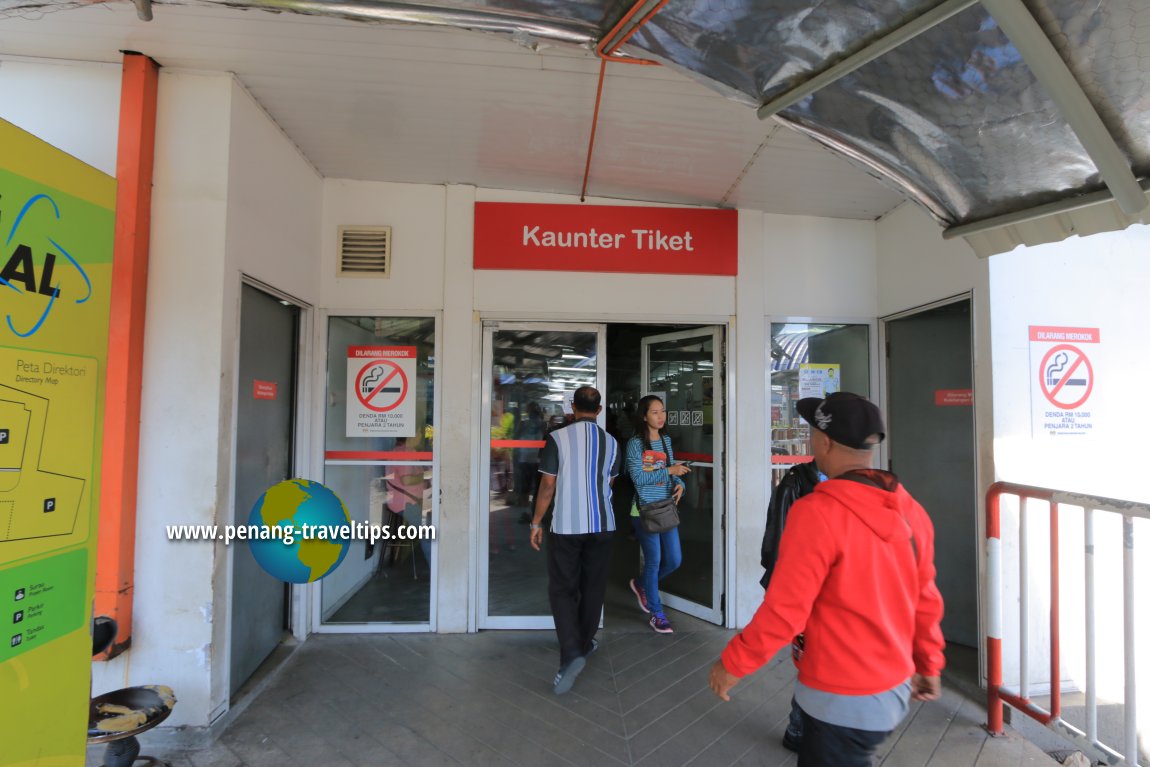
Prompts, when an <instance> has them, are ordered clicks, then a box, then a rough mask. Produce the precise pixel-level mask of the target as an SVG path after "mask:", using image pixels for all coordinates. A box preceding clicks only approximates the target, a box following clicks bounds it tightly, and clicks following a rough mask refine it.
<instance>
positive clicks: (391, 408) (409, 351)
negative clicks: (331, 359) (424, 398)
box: [347, 346, 417, 437]
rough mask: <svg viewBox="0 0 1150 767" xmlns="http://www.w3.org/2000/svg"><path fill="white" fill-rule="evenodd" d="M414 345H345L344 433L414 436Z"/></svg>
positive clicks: (360, 435)
mask: <svg viewBox="0 0 1150 767" xmlns="http://www.w3.org/2000/svg"><path fill="white" fill-rule="evenodd" d="M416 362H417V358H416V350H415V347H414V346H349V347H348V348H347V388H348V392H347V436H349V437H414V436H415V398H416V394H415V383H416Z"/></svg>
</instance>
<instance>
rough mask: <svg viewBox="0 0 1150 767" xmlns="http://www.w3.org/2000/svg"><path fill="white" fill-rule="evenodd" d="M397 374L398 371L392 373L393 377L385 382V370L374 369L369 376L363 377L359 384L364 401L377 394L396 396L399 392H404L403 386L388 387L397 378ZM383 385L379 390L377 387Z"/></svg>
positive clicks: (389, 377)
mask: <svg viewBox="0 0 1150 767" xmlns="http://www.w3.org/2000/svg"><path fill="white" fill-rule="evenodd" d="M396 372H398V371H395V370H393V371H392V372H391V375H389V376H388V377H387V380H386V381H385V380H383V374H384V371H383V368H372V369H371V371H370V372H369V373H368V374H367V375H365V376H364V377H363V379H362V380H361V381H360V382H359V390H360V392H361V393H362V394H363V396H364V399H368V398H370V397H372V396H373V395H375V394H382V393H391V394H396V393H398V392H401V391H403V387H401V386H388V385H387V384H388V383H390V382H391V379H393V378H395V374H396ZM381 383H382V384H383V385H382V386H379V389H378V390H377V389H376V386H378V385H379V384H381Z"/></svg>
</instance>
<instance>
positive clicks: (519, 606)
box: [479, 322, 723, 628]
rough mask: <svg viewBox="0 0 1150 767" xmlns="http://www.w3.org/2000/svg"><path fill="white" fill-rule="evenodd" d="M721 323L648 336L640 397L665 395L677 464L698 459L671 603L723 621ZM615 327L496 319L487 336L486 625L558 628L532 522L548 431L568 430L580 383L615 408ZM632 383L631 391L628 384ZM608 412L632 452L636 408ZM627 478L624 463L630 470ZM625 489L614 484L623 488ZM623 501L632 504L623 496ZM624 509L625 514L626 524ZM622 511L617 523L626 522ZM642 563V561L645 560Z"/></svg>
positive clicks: (606, 423) (641, 350)
mask: <svg viewBox="0 0 1150 767" xmlns="http://www.w3.org/2000/svg"><path fill="white" fill-rule="evenodd" d="M721 339H722V328H721V327H717V326H707V327H705V328H700V329H693V330H688V331H681V332H678V333H672V334H669V335H667V334H664V335H654V336H649V337H644V338H642V339H641V343H640V344H638V345H637V347H636V348H635V349H634V350H633V354H634V355H642V360H641V370H642V373H641V376H640V380H639V381H638V383H639V387H638V389H639V390H638V391H636V392H635V397H634V400H635V401H637V399H638V397H639V396H641V395H643V394H647V393H650V392H656V393H660V394H661V396H664V399H665V400H666V402H667V407H668V411H674V413H675V415H674V418H673V419H668V420H669V426H668V431H669V434H670V436H671V439H672V442H673V446H674V448H673V449H674V452H675V456H676V459H677V460H692V461H693V462H694V469H693V471H692V473H691V474H690V475H689V478H688V482H687V493H686V494H685V495H684V497H683V500H682V502H681V503H680V509H681V511H682V518H683V523H682V525H681V526H680V538H681V540H682V544H683V553H684V565H683V568H682V569H681V570H680V571H679V572H678V573H674V574H672V575H671V576H670V577H669V578H668V579H667V580H665V581H664V586H665V587H666V588H665V590H664V593H665V594H667V597H666V599H665V602H666V604H667V605H668V606H670V607H673V608H675V609H678V610H681V611H683V612H687V613H689V614H691V615H695V616H698V617H701V618H704V619H707V620H711V621H713V622H715V623H721V621H722V609H721V598H722V596H721V594H722V571H723V556H722V553H723V548H722V546H723V540H722V508H723V503H722V499H723V493H722V466H721V445H722V444H723V429H722V415H721V414H722V407H721V397H722V384H721V375H720V374H717V373H716V371H717V370H721V364H722V363H721V356H720V351H721ZM606 349H607V325H605V324H581V323H524V322H489V323H486V324H485V326H484V334H483V355H484V357H483V370H484V380H483V410H482V412H484V413H485V414H487V417H488V422H487V423H486V424H485V425H486V428H487V434H485V435H484V442H485V444H484V450H483V451H482V463H483V466H482V469H481V477H482V480H481V486H480V490H479V495H480V498H479V504H480V510H481V514H480V530H479V533H480V540H481V541H482V544H481V546H480V556H479V565H480V579H479V583H480V586H479V627H480V628H551V627H553V626H554V623H553V621H552V618H551V609H550V606H549V603H548V599H547V559H546V553H545V551H535V550H534V549H532V548H531V546H530V544H529V542H528V538H529V527H528V523H529V521H530V519H531V515H532V513H533V511H534V500H535V491H536V489H537V487H538V482H539V451H540V449H541V448H542V447H543V443H544V438H545V436H546V434H547V433H548V432H549V431H550V430H552V429H555V428H558V427H561V426H563V425H564V424H566V423H567V422H568V421H569V419H570V414H571V399H572V396H573V394H574V392H575V390H576V389H577V388H579V387H580V386H594V387H596V388H597V389H598V390H599V391H600V392H601V393H603V394H604V404H605V405H606V402H607V395H608V391H609V389H608V386H617V384H616V383H615V382H610V383H609V377H610V376H609V369H608V368H609V367H610V365H609V361H608V360H607V352H606ZM628 385H629V386H632V387H633V386H634V382H630V383H629V384H628ZM608 415H609V414H608V409H607V408H606V407H605V408H604V412H602V413H601V414H600V417H599V425H600V426H603V427H604V428H606V429H607V430H608V432H610V433H612V434H613V435H615V436H617V437H618V438H619V440H620V450H621V451H622V450H624V449H625V443H626V439H625V437H626V436H628V435H629V433H630V430H629V429H627V428H625V427H624V428H620V426H621V424H620V421H625V420H627V419H629V418H630V417H631V415H632V414H631V413H616V412H611V413H610V416H611V417H610V418H609V417H608ZM623 470H624V471H625V467H624V469H623ZM621 484H623V483H622V482H620V481H619V480H617V481H616V487H617V488H618V487H619V486H620V485H621ZM617 501H619V502H621V503H627V502H628V499H627V498H624V497H623V496H622V494H621V493H617ZM626 513H627V510H626V509H622V510H621V512H620V514H621V515H622V517H621V518H624V519H625V518H626ZM620 514H617V519H618V518H620ZM637 564H638V563H636V565H637Z"/></svg>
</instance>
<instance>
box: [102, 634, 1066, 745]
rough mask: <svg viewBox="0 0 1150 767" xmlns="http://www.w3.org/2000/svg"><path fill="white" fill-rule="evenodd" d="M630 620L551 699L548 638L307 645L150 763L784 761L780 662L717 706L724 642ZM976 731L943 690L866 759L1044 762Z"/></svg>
mask: <svg viewBox="0 0 1150 767" xmlns="http://www.w3.org/2000/svg"><path fill="white" fill-rule="evenodd" d="M638 617H639V616H636V620H635V621H634V623H633V624H632V623H631V622H626V623H624V622H622V621H618V620H617V621H614V624H615V625H617V626H619V627H618V628H615V629H611V630H605V631H603V632H601V633H600V637H601V640H602V645H601V647H600V650H599V652H598V653H596V654H595V655H593V656H592V657H591V659H590V660H589V662H588V664H587V668H586V670H585V671H584V672H583V674H582V675H581V676H580V677H579V679H578V681H577V683H576V685H575V688H574V690H573V691H572V692H571V693H569V694H568V695H565V696H561V697H557V696H555V695H554V694H553V693H552V691H551V679H552V677H553V675H554V673H555V666H556V660H557V656H556V644H555V640H554V634H553V633H552V632H542V631H534V632H528V631H521V632H520V631H500V632H494V631H490V632H482V633H480V634H472V635H388V636H381V635H374V636H369V635H350V636H349V635H322V636H316V637H312V638H311V639H310V640H309V641H308V642H306V643H305V644H304V645H302V646H301V647H299V648H298V649H297V650H296V651H295V653H294V654H293V655H292V656H291V657H290V658H289V659H288V660H287V661H286V662H285V663H284V664H283V665H282V667H281V668H280V669H279V670H278V671H277V672H276V674H275V676H274V678H273V679H272V680H271V682H270V683H269V684H268V686H267V687H266V688H265V689H264V690H263V691H262V692H261V693H259V694H258V695H257V696H256V697H255V698H254V699H253V700H251V702H250V703H249V704H248V705H247V706H246V708H244V710H243V711H242V712H241V713H240V714H239V715H238V716H237V717H236V718H235V720H234V721H233V722H232V723H231V725H230V726H229V727H228V728H227V729H226V730H225V731H224V732H223V734H222V735H221V736H220V737H219V739H218V740H217V741H216V743H215V744H214V745H213V746H211V747H210V748H206V749H204V750H201V751H197V752H194V753H181V754H160V755H161V756H166V757H167V758H169V759H170V761H171V764H172V765H173V767H293V766H295V765H299V766H300V767H382V766H383V765H411V766H412V767H423V766H424V765H428V766H430V765H453V764H458V765H580V766H583V767H599V766H602V765H606V766H607V767H612V766H614V765H668V766H670V765H686V764H693V765H706V766H707V767H710V766H711V765H740V766H743V767H749V766H750V765H760V766H763V767H767V766H770V767H774V766H776V765H777V766H782V765H794V764H795V757H794V755H793V754H791V753H790V752H788V751H786V750H784V749H783V748H782V746H781V745H780V738H781V736H782V732H783V728H784V725H785V720H786V715H787V710H788V707H789V702H790V690H791V683H792V680H793V676H794V671H793V668H792V666H791V664H790V662H789V660H787V659H786V658H785V656H780V658H778V659H776V660H775V661H773V662H772V663H771V664H770V665H769V666H768V667H766V668H764V669H763V670H761V671H760V672H759V673H757V674H756V675H754V676H753V677H751V678H750V679H748V680H745V681H743V682H742V683H741V684H740V685H739V686H738V687H737V688H736V689H735V693H734V696H733V699H732V701H731V702H729V703H724V702H721V701H719V700H718V699H717V698H715V697H714V696H713V695H712V694H711V692H710V691H709V690H708V689H707V688H706V676H707V669H708V667H709V666H710V664H711V663H712V662H713V661H714V660H715V658H716V657H717V656H718V654H719V651H720V650H721V649H722V647H723V645H724V644H725V643H726V641H727V639H728V638H729V637H730V636H731V632H729V631H725V630H722V629H718V628H715V627H711V626H708V625H706V624H703V623H700V622H697V621H693V620H690V619H686V618H683V619H680V620H679V621H677V623H676V633H675V634H672V635H657V634H655V633H653V632H651V631H650V630H649V629H646V627H645V626H643V624H641V623H640V622H639V621H638ZM983 721H984V712H983V709H982V706H981V704H980V703H979V702H978V701H974V700H970V699H967V698H965V697H963V695H962V694H960V693H959V692H958V690H957V688H956V687H954V686H953V685H948V686H947V687H946V689H945V691H944V695H943V698H942V700H940V701H938V702H935V703H930V704H925V705H922V704H917V705H915V706H914V708H913V709H912V710H911V713H910V715H909V716H908V717H907V720H906V721H905V723H904V724H903V726H902V727H901V728H900V729H899V730H898V731H897V732H896V733H894V734H893V735H892V736H891V738H890V739H888V741H887V742H886V743H885V744H884V746H883V749H882V752H881V757H882V758H881V760H880V761H881V763H882V764H883V765H889V767H910V766H911V765H916V766H922V767H927V766H929V767H959V766H970V767H975V766H977V767H1006V766H1007V765H1009V766H1010V767H1016V766H1017V765H1053V764H1055V762H1053V761H1052V760H1050V759H1049V758H1048V757H1047V756H1046V755H1045V754H1044V753H1043V752H1042V751H1041V750H1039V749H1038V748H1036V747H1034V746H1033V745H1031V744H1030V743H1028V742H1026V741H1024V740H1022V739H1021V738H1019V737H1018V736H1017V735H1015V734H1012V733H1011V734H1008V735H1007V736H1006V737H1003V738H993V739H992V738H988V737H987V735H986V733H985V731H984V730H983V729H982V727H981V724H982V722H983ZM145 750H146V751H148V750H150V751H152V752H153V753H154V749H145ZM98 757H99V751H98V750H93V751H92V752H91V754H90V758H89V764H92V765H96V764H99V759H98Z"/></svg>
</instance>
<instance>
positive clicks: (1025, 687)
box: [986, 482, 1150, 767]
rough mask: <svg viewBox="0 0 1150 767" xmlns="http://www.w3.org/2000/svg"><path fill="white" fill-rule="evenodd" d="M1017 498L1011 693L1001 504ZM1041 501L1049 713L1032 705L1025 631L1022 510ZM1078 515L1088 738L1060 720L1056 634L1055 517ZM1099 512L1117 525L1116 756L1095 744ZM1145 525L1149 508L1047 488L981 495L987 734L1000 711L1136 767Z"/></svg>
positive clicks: (1004, 485)
mask: <svg viewBox="0 0 1150 767" xmlns="http://www.w3.org/2000/svg"><path fill="white" fill-rule="evenodd" d="M1004 495H1009V496H1017V497H1018V499H1019V500H1018V504H1019V508H1018V518H1019V529H1018V534H1019V535H1018V539H1019V540H1018V553H1019V557H1018V559H1019V561H1018V568H1019V591H1020V594H1019V596H1020V599H1019V618H1020V620H1019V642H1018V644H1019V648H1018V651H1019V659H1020V663H1019V688H1018V691H1017V692H1011V691H1009V690H1008V689H1006V688H1005V687H1004V686H1003V681H1002V634H1003V632H1002V626H1003V623H1002V619H1003V615H1002V613H1003V583H1004V582H1003V577H1002V567H1003V563H1002V535H1001V512H1000V500H1001V498H1002V496H1004ZM1030 500H1036V501H1042V502H1045V503H1048V504H1049V515H1048V519H1049V521H1048V524H1049V535H1050V615H1049V620H1050V648H1049V649H1050V695H1049V697H1050V704H1049V705H1050V707H1049V709H1044V708H1042V707H1041V706H1039V705H1038V704H1036V703H1035V702H1034V701H1032V700H1031V699H1030V680H1029V660H1030V658H1029V654H1030V648H1029V641H1030V637H1029V629H1028V625H1027V624H1028V613H1029V609H1030V604H1029V603H1030V598H1029V597H1030V595H1029V591H1030V590H1029V588H1028V581H1029V566H1030V565H1029V554H1030V552H1029V550H1028V548H1029V547H1028V542H1027V539H1028V537H1029V536H1028V524H1029V521H1028V514H1027V502H1028V501H1030ZM1067 506H1069V507H1077V508H1080V509H1082V516H1083V542H1084V547H1083V557H1084V560H1083V566H1084V569H1085V594H1084V597H1085V615H1084V617H1083V625H1084V627H1085V677H1086V689H1085V709H1086V711H1085V714H1086V721H1085V730H1081V729H1079V728H1077V727H1075V726H1073V725H1072V724H1070V723H1068V722H1066V721H1065V720H1064V719H1063V718H1062V681H1061V680H1062V673H1061V671H1062V666H1061V663H1062V658H1061V649H1062V641H1061V640H1062V637H1061V636H1060V630H1059V619H1060V612H1059V611H1060V607H1061V605H1060V593H1059V576H1060V566H1059V525H1058V522H1059V515H1060V513H1061V511H1060V510H1061V508H1062V507H1067ZM1096 512H1103V513H1107V514H1117V515H1120V516H1121V517H1122V575H1123V577H1122V628H1123V656H1124V657H1123V660H1124V663H1123V668H1124V688H1125V694H1124V712H1123V713H1124V721H1123V725H1124V738H1123V744H1122V746H1121V752H1120V751H1119V750H1117V749H1116V748H1114V747H1112V746H1111V745H1107V744H1105V743H1102V742H1100V741H1099V738H1098V699H1097V693H1098V679H1097V673H1096V660H1097V642H1096V637H1095V627H1096V620H1095V608H1096V602H1097V595H1096V593H1095V582H1094V574H1095V563H1094V521H1095V519H1094V516H1095V513H1096ZM1136 518H1141V519H1150V505H1146V504H1140V503H1133V502H1130V501H1120V500H1115V499H1112V498H1100V497H1097V496H1091V495H1083V494H1080V493H1070V492H1064V491H1060V490H1052V489H1049V488H1041V487H1029V486H1027V485H1015V484H1011V483H1008V482H996V483H995V484H993V485H991V487H990V490H989V491H988V492H987V495H986V556H987V592H988V593H987V606H988V615H987V623H988V629H987V640H986V657H987V660H986V676H987V680H986V681H987V685H986V687H987V729H988V730H989V731H990V733H991V734H993V735H1000V734H1001V733H1002V727H1003V704H1004V703H1006V704H1009V705H1010V706H1011V707H1012V708H1014V709H1016V710H1018V711H1020V712H1022V713H1024V714H1026V715H1027V716H1029V717H1031V718H1032V719H1035V720H1037V721H1038V722H1041V723H1042V724H1043V725H1045V726H1046V727H1048V728H1050V729H1052V730H1055V731H1057V732H1059V733H1061V734H1062V735H1063V736H1064V737H1066V738H1068V739H1070V740H1071V741H1073V742H1074V743H1075V744H1076V745H1077V746H1079V747H1080V748H1081V749H1082V751H1083V752H1084V753H1085V754H1087V755H1088V756H1090V757H1091V758H1093V759H1095V760H1099V761H1102V762H1105V763H1106V764H1124V765H1132V766H1134V767H1136V766H1137V764H1138V727H1137V720H1136V716H1135V715H1136V696H1135V692H1136V688H1135V677H1134V670H1135V645H1134V617H1135V616H1134V604H1135V601H1134V520H1135V519H1136Z"/></svg>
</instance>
